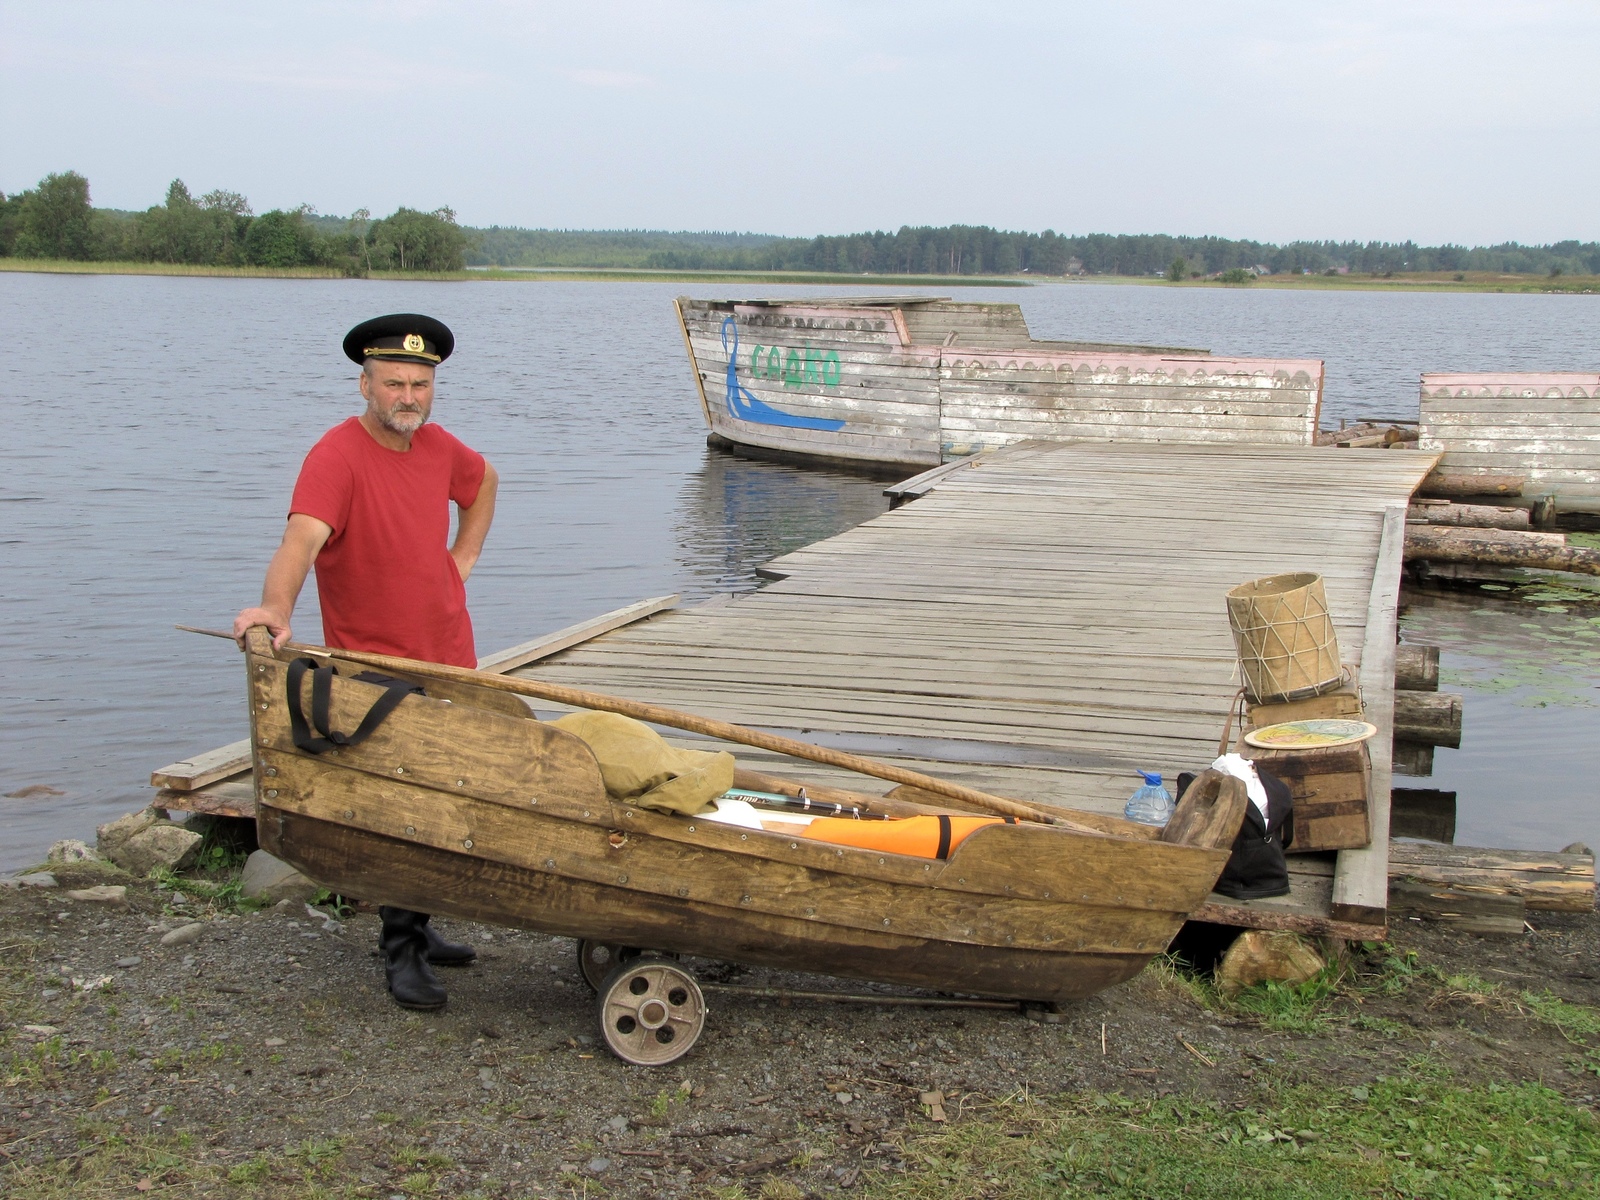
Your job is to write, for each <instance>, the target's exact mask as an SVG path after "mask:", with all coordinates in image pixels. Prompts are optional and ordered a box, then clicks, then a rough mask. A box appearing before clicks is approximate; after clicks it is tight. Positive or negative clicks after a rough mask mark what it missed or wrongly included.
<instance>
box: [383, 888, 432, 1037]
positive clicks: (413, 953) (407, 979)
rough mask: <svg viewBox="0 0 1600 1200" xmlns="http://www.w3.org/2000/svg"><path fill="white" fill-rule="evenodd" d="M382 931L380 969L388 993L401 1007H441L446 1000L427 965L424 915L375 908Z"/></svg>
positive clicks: (428, 1009)
mask: <svg viewBox="0 0 1600 1200" xmlns="http://www.w3.org/2000/svg"><path fill="white" fill-rule="evenodd" d="M378 916H379V917H380V918H381V919H382V920H383V932H382V933H381V934H379V935H378V948H379V949H380V950H382V951H383V969H384V973H385V974H386V975H388V977H389V994H390V995H391V996H393V997H394V1002H395V1003H396V1004H398V1005H399V1006H400V1007H401V1008H419V1009H422V1010H424V1011H431V1010H433V1009H436V1008H443V1007H444V1002H445V1000H446V999H448V997H447V996H446V995H445V990H444V988H443V987H441V986H440V984H439V981H438V979H436V978H435V977H434V974H433V968H432V967H430V966H429V965H428V957H427V955H428V938H427V935H426V934H425V933H424V932H423V930H424V929H425V928H426V926H425V925H424V922H425V921H427V919H428V918H427V916H426V915H425V914H423V913H417V912H412V911H411V910H410V909H409V908H390V907H388V906H387V905H385V906H383V907H382V908H379V909H378Z"/></svg>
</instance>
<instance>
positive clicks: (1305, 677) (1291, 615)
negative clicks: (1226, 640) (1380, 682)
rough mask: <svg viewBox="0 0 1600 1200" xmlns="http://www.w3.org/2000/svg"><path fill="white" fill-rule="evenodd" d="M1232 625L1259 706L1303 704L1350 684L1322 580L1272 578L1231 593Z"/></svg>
mask: <svg viewBox="0 0 1600 1200" xmlns="http://www.w3.org/2000/svg"><path fill="white" fill-rule="evenodd" d="M1228 622H1229V624H1230V625H1232V626H1233V644H1234V646H1235V647H1236V648H1237V649H1238V651H1239V666H1240V668H1241V669H1242V670H1243V671H1244V686H1245V692H1246V694H1247V695H1248V696H1249V697H1250V699H1251V700H1252V701H1254V702H1256V703H1261V702H1263V701H1267V702H1278V701H1284V700H1303V699H1305V698H1307V697H1308V696H1316V695H1320V694H1321V693H1322V692H1326V691H1329V690H1330V689H1332V688H1336V687H1338V686H1339V685H1340V684H1341V683H1342V682H1344V668H1343V667H1342V666H1341V665H1340V663H1339V640H1338V637H1337V636H1336V635H1335V633H1334V630H1333V618H1332V617H1330V616H1329V615H1328V599H1327V596H1326V595H1324V593H1323V590H1322V576H1321V575H1318V574H1316V573H1314V572H1311V571H1297V572H1294V573H1292V574H1288V575H1269V576H1267V577H1266V578H1265V579H1255V580H1252V581H1251V582H1249V583H1241V584H1240V585H1239V586H1238V587H1236V588H1234V589H1233V590H1232V591H1230V592H1229V593H1228Z"/></svg>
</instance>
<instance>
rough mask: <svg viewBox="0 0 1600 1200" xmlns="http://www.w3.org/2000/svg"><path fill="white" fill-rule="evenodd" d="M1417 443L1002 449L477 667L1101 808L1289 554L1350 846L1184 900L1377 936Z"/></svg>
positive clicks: (1250, 917)
mask: <svg viewBox="0 0 1600 1200" xmlns="http://www.w3.org/2000/svg"><path fill="white" fill-rule="evenodd" d="M1436 460H1437V455H1435V454H1431V453H1425V452H1418V451H1405V450H1400V451H1386V452H1384V453H1381V454H1375V453H1372V452H1369V451H1362V450H1337V449H1328V448H1312V447H1294V446H1261V445H1256V446H1243V445H1231V446H1230V445H1198V444H1176V443H1158V444H1149V443H1142V444H1134V443H1118V442H1111V443H1106V442H1045V441H1033V442H1023V443H1017V444H1014V445H1011V446H1007V447H1004V448H1002V449H999V450H994V451H990V452H988V453H985V454H983V455H979V456H977V457H974V458H972V459H968V460H965V461H964V462H962V463H955V464H946V465H944V466H942V467H938V468H935V469H934V470H931V471H929V472H927V473H925V474H924V475H923V476H919V477H917V478H916V479H913V480H907V481H906V482H905V483H902V484H899V485H896V486H895V487H894V488H891V489H889V491H890V493H891V495H892V496H893V497H894V498H895V499H896V500H897V501H899V502H900V503H899V506H898V507H897V508H895V509H894V510H892V511H890V512H889V513H887V514H885V515H883V516H881V517H878V518H876V519H874V520H872V521H869V522H867V523H866V524H864V525H861V526H858V527H857V528H855V529H852V530H850V531H848V532H846V533H843V534H840V535H839V536H837V537H834V538H830V539H828V540H827V541H823V542H819V543H816V544H815V545H812V546H809V547H806V548H805V549H803V550H799V551H796V552H795V553H792V554H788V555H785V556H784V557H782V558H779V559H775V560H773V561H772V562H771V563H769V564H768V565H767V566H766V568H765V569H764V573H765V574H767V575H769V576H770V577H771V578H772V579H773V582H772V583H771V584H770V585H769V586H767V587H766V588H764V589H763V590H761V591H759V592H756V593H754V594H750V595H746V596H743V597H739V598H734V597H719V598H718V599H716V600H714V601H712V602H710V603H706V604H701V605H698V606H694V607H689V608H678V607H675V606H674V602H675V601H676V597H661V598H658V599H655V600H650V601H641V602H640V603H638V604H635V605H630V606H628V607H627V608H623V609H619V610H617V612H615V613H608V614H605V615H603V616H601V617H597V618H595V619H594V620H592V621H589V622H584V623H582V624H580V625H577V626H573V627H570V628H568V629H564V630H558V631H557V632H555V633H553V634H550V635H547V636H545V637H542V638H539V639H536V640H534V641H532V642H529V643H525V644H524V645H522V646H518V647H513V648H512V649H511V650H508V651H503V652H501V653H499V654H492V655H489V656H488V657H486V658H485V659H483V660H482V662H481V664H480V665H481V667H482V668H483V669H485V670H492V671H498V672H507V673H510V674H515V675H524V676H529V677H537V678H540V679H546V680H550V681H552V682H557V683H563V684H569V685H573V686H577V687H582V688H587V689H590V690H593V691H599V692H606V693H610V694H613V695H621V696H627V697H630V698H634V699H638V700H645V701H651V702H655V703H660V704H666V705H670V706H673V707H676V708H680V709H687V710H689V711H693V712H698V713H703V714H705V715H708V716H712V717H718V718H722V719H725V720H730V721H735V722H737V723H740V724H744V725H748V726H756V727H758V728H764V729H767V730H770V731H774V732H780V733H785V734H790V735H793V736H796V737H800V738H803V739H805V740H808V741H812V742H817V743H820V744H822V745H826V746H831V747H834V748H836V749H841V750H847V751H853V752H856V753H861V754H866V755H869V756H871V757H875V758H880V759H884V760H888V761H891V762H896V763H899V764H901V765H904V766H909V767H912V768H914V769H918V770H922V771H925V772H927V773H928V774H932V775H938V776H942V777H944V778H947V779H951V780H953V781H955V782H959V783H963V784H968V785H970V786H974V787H978V788H981V789H984V790H986V791H990V792H995V793H999V794H1003V795H1009V796H1012V797H1015V798H1018V799H1021V800H1026V801H1030V802H1033V803H1037V804H1041V805H1046V806H1049V805H1056V806H1062V807H1070V808H1079V809H1090V810H1097V811H1101V812H1110V813H1120V812H1121V808H1122V805H1123V804H1124V802H1125V801H1126V799H1127V797H1128V795H1129V794H1130V792H1131V791H1132V790H1133V788H1134V787H1135V786H1136V784H1137V782H1138V778H1137V775H1136V771H1138V770H1139V769H1144V770H1157V771H1161V772H1162V773H1163V774H1164V775H1165V776H1166V777H1167V778H1168V779H1169V780H1170V779H1173V778H1174V777H1175V776H1176V775H1177V774H1178V772H1180V771H1184V770H1199V769H1201V768H1203V767H1204V766H1206V765H1207V764H1208V763H1209V762H1210V761H1211V759H1212V758H1213V757H1214V756H1215V754H1216V752H1217V746H1218V740H1219V738H1220V736H1221V734H1222V729H1223V725H1224V722H1225V721H1226V714H1227V711H1228V708H1229V704H1230V702H1231V701H1232V699H1233V697H1234V695H1235V693H1236V691H1237V688H1238V686H1239V683H1238V680H1237V678H1236V674H1235V660H1234V647H1233V642H1232V637H1231V634H1230V632H1229V626H1228V619H1227V614H1226V608H1225V605H1224V601H1223V596H1224V593H1225V592H1226V591H1227V590H1228V589H1229V588H1231V587H1233V586H1234V585H1235V584H1238V583H1240V582H1243V581H1245V580H1248V579H1253V578H1257V577H1260V576H1263V575H1270V574H1277V573H1281V572H1286V571H1316V572H1318V573H1320V574H1321V575H1322V576H1323V578H1324V583H1325V587H1326V590H1327V598H1328V602H1329V606H1330V609H1331V612H1332V615H1333V618H1334V621H1335V624H1336V627H1337V630H1338V636H1339V643H1340V648H1341V651H1342V657H1343V660H1344V662H1346V663H1347V664H1350V665H1351V666H1352V667H1353V668H1354V669H1355V671H1356V672H1357V678H1358V682H1359V683H1360V686H1361V690H1362V695H1363V698H1364V700H1365V703H1366V715H1367V719H1368V720H1370V721H1372V722H1373V723H1374V724H1376V725H1377V726H1378V728H1379V733H1378V736H1376V737H1375V738H1373V739H1372V741H1371V743H1370V748H1371V756H1372V777H1371V786H1370V789H1369V795H1370V798H1371V799H1370V818H1371V828H1372V834H1373V841H1372V843H1371V845H1370V846H1369V847H1367V848H1365V849H1361V850H1343V851H1340V852H1338V853H1337V855H1335V854H1332V853H1326V854H1320V855H1291V856H1290V872H1291V883H1292V887H1293V891H1292V893H1291V894H1290V895H1289V896H1287V897H1283V898H1279V899H1271V900H1258V901H1252V902H1248V903H1242V902H1236V901H1232V900H1228V899H1226V898H1224V897H1222V896H1218V895H1213V896H1212V897H1211V899H1210V901H1209V902H1208V904H1207V905H1206V906H1205V907H1204V908H1203V909H1201V910H1200V912H1198V913H1197V914H1196V915H1197V916H1198V917H1200V918H1201V919H1206V920H1213V921H1219V922H1223V923H1227V924H1233V925H1240V926H1248V927H1257V928H1267V929H1291V930H1297V931H1300V932H1305V933H1313V934H1327V935H1330V936H1337V937H1351V938H1370V937H1376V936H1380V935H1381V932H1382V926H1383V925H1384V922H1385V919H1386V912H1387V907H1388V888H1389V876H1390V873H1391V866H1390V862H1389V845H1388V831H1389V813H1388V804H1389V792H1390V774H1391V744H1390V742H1391V736H1390V735H1391V730H1392V725H1393V714H1394V695H1395V693H1394V675H1395V666H1396V664H1395V645H1396V610H1397V605H1398V598H1399V589H1400V569H1401V557H1402V551H1403V546H1404V541H1405V517H1406V506H1407V502H1408V501H1409V499H1410V497H1411V494H1412V492H1413V491H1414V489H1415V488H1416V486H1417V485H1418V483H1419V482H1420V481H1421V480H1422V479H1423V478H1424V476H1426V475H1427V473H1428V472H1429V470H1430V469H1431V468H1432V467H1433V466H1434V464H1435V462H1436ZM551 707H554V706H551ZM664 732H666V733H667V734H668V735H669V736H670V737H673V738H675V739H677V738H682V739H684V740H685V741H686V744H694V745H696V746H699V747H701V748H705V747H707V746H708V744H709V743H708V742H706V741H704V740H697V741H693V742H689V738H690V735H684V734H678V733H676V732H674V731H672V730H666V731H664ZM729 748H730V749H732V750H733V751H734V752H735V753H736V755H737V756H738V758H739V760H740V761H741V763H743V764H744V765H746V766H749V767H752V768H755V769H758V770H760V769H781V771H782V773H784V774H788V775H791V776H794V777H798V778H801V779H807V780H813V781H815V782H818V783H835V784H846V785H847V786H851V787H856V788H862V787H863V785H864V781H863V780H862V779H861V777H859V776H855V775H849V774H846V773H844V772H840V771H834V770H833V769H832V768H828V767H821V766H817V765H816V764H811V763H797V762H794V761H793V760H789V759H781V760H780V759H778V758H776V757H775V756H771V755H768V754H766V753H764V752H762V751H757V750H752V749H751V748H749V747H745V746H732V747H729ZM248 750H249V747H248V745H247V744H245V743H238V744H236V745H234V746H230V747H225V748H224V749H222V750H219V751H213V752H212V753H211V754H209V755H204V756H200V757H199V758H197V759H193V760H189V761H187V762H183V763H175V764H172V765H170V766H168V767H165V768H162V770H161V771H158V772H156V774H155V775H154V776H153V777H152V783H154V784H156V785H157V786H158V787H161V788H163V789H164V790H163V791H162V792H161V793H160V797H159V800H158V802H159V803H163V804H169V805H171V806H172V807H175V808H182V809H189V810H192V811H210V812H216V813H224V814H234V815H248V814H249V813H250V812H251V811H253V801H252V796H251V789H250V785H249V780H248V776H247V775H245V776H244V778H242V779H241V778H239V776H240V775H241V773H245V772H248V770H249V766H250V760H249V755H248ZM869 786H870V785H869ZM1556 865H1557V866H1559V867H1562V868H1563V869H1565V867H1566V866H1567V865H1570V864H1565V863H1560V864H1556ZM1549 866H1550V864H1543V866H1542V867H1541V868H1540V869H1541V870H1547V869H1548V868H1549ZM1403 873H1406V874H1417V873H1418V872H1415V871H1409V870H1408V871H1405V872H1403ZM1422 874H1426V873H1425V872H1423V873H1422ZM1429 878H1431V876H1430V877H1429ZM1472 878H1475V876H1474V877H1472ZM1463 880H1466V881H1468V882H1470V879H1468V876H1462V877H1461V879H1457V878H1456V877H1455V876H1451V877H1450V878H1449V879H1448V880H1446V882H1449V883H1461V882H1462V881H1463ZM1588 894H1589V895H1591V896H1592V891H1591V892H1589V893H1588Z"/></svg>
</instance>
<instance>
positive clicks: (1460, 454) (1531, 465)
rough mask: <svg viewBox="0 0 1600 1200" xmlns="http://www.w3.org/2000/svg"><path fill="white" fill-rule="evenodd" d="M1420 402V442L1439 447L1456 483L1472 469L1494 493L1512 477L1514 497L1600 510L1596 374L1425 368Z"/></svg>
mask: <svg viewBox="0 0 1600 1200" xmlns="http://www.w3.org/2000/svg"><path fill="white" fill-rule="evenodd" d="M1421 409H1422V424H1421V440H1420V443H1419V446H1420V448H1421V449H1423V450H1431V451H1434V452H1436V453H1440V454H1442V456H1443V457H1442V458H1441V459H1440V462H1439V470H1440V472H1441V473H1444V474H1447V475H1449V476H1451V477H1452V478H1454V479H1456V480H1459V481H1461V482H1460V483H1458V485H1457V486H1458V490H1459V489H1460V488H1461V487H1464V486H1465V485H1466V484H1469V483H1470V481H1471V480H1472V479H1473V478H1474V477H1477V478H1481V479H1483V480H1484V485H1483V487H1482V489H1481V490H1480V491H1479V492H1478V493H1477V494H1478V495H1483V496H1488V497H1493V496H1495V494H1496V493H1497V492H1500V491H1503V483H1502V481H1503V480H1504V479H1506V478H1507V477H1514V478H1516V479H1518V480H1520V481H1522V482H1521V486H1520V489H1519V490H1520V497H1521V499H1520V500H1519V501H1518V503H1522V504H1524V505H1526V504H1530V503H1532V502H1534V501H1538V500H1545V499H1550V498H1553V499H1554V501H1555V506H1556V507H1557V508H1558V509H1562V510H1565V511H1569V512H1573V511H1581V512H1590V513H1594V512H1600V374H1596V373H1595V372H1593V371H1561V372H1557V371H1549V372H1540V373H1518V372H1486V373H1471V374H1468V373H1443V372H1439V373H1430V374H1426V375H1424V376H1423V377H1422V397H1421ZM1513 494H1514V495H1515V493H1513Z"/></svg>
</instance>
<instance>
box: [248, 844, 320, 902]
mask: <svg viewBox="0 0 1600 1200" xmlns="http://www.w3.org/2000/svg"><path fill="white" fill-rule="evenodd" d="M321 890H322V888H321V886H320V885H319V884H317V883H315V882H313V881H312V880H310V879H307V878H306V877H305V876H304V875H302V874H300V872H299V871H296V870H295V869H294V868H293V867H291V866H290V865H289V864H288V863H286V862H284V861H283V859H281V858H274V857H273V856H272V855H270V854H268V853H267V852H266V851H265V850H257V851H255V852H254V853H253V854H251V855H250V857H249V858H247V859H245V861H244V874H242V875H241V876H239V893H240V895H242V896H244V897H245V898H246V899H248V900H260V901H261V902H262V903H264V904H281V903H282V902H283V901H285V900H291V901H297V902H300V903H304V902H305V901H307V900H309V899H311V897H313V896H315V895H316V894H317V893H318V892H319V891H321Z"/></svg>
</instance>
